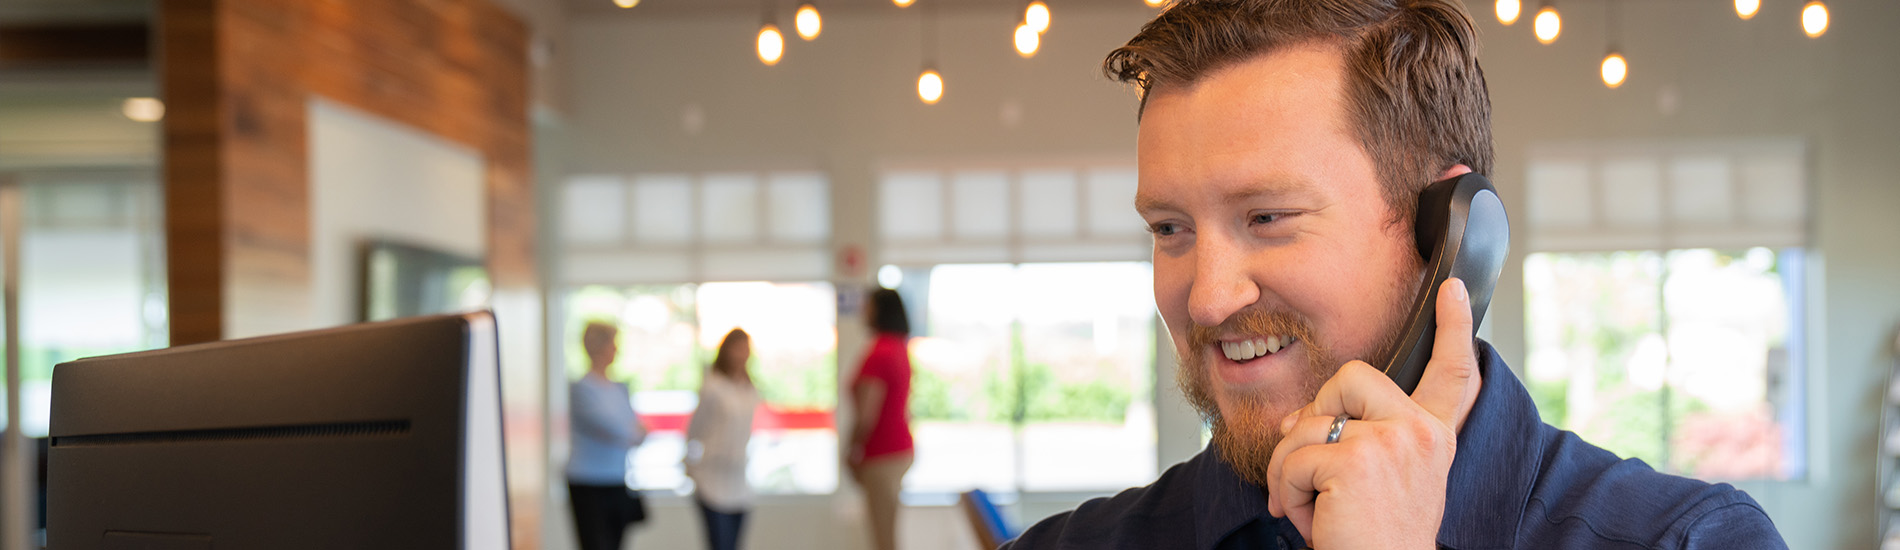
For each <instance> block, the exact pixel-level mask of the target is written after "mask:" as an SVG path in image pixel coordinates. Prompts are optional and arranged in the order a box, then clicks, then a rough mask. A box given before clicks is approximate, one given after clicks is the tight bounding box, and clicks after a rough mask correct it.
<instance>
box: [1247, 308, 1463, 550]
mask: <svg viewBox="0 0 1900 550" xmlns="http://www.w3.org/2000/svg"><path fill="white" fill-rule="evenodd" d="M1470 301H1471V297H1470V295H1469V294H1467V293H1466V291H1465V285H1464V282H1463V281H1459V280H1458V279H1450V280H1447V281H1445V283H1444V285H1442V286H1440V287H1439V290H1438V303H1437V304H1436V306H1437V308H1438V310H1437V315H1438V333H1437V334H1436V335H1434V336H1433V338H1435V341H1434V342H1433V345H1432V358H1431V361H1430V362H1429V363H1427V364H1426V366H1425V374H1424V378H1423V379H1422V380H1420V381H1419V385H1418V389H1417V390H1416V391H1414V392H1413V393H1412V395H1410V396H1407V395H1405V392H1403V391H1400V390H1399V387H1398V386H1397V385H1396V384H1393V383H1392V381H1391V379H1389V378H1387V377H1386V375H1385V373H1382V372H1379V370H1378V369H1376V368H1373V367H1372V366H1371V365H1367V364H1365V363H1363V362H1360V361H1353V362H1350V363H1347V364H1346V365H1345V366H1343V367H1340V369H1339V372H1338V373H1335V374H1334V375H1333V377H1332V379H1330V380H1327V381H1326V384H1325V385H1323V386H1321V387H1320V390H1319V395H1318V396H1316V397H1314V400H1313V402H1312V403H1309V404H1307V405H1306V406H1305V407H1302V408H1300V409H1299V410H1297V411H1294V412H1293V414H1291V415H1288V416H1287V418H1286V419H1285V420H1284V421H1283V423H1282V424H1281V428H1283V430H1282V431H1283V433H1285V434H1286V438H1285V439H1283V440H1282V441H1281V442H1280V444H1279V446H1278V447H1277V448H1275V449H1274V451H1273V459H1272V461H1271V462H1269V463H1268V466H1267V479H1268V486H1267V487H1266V489H1267V508H1268V511H1269V512H1270V513H1272V514H1273V515H1274V516H1276V517H1286V518H1288V519H1290V520H1292V521H1293V525H1294V526H1295V527H1297V528H1299V530H1300V535H1301V536H1303V537H1305V538H1306V541H1307V543H1308V544H1310V545H1312V547H1314V548H1318V549H1323V550H1336V549H1342V548H1344V549H1354V548H1377V549H1387V548H1434V547H1435V545H1436V539H1437V537H1438V524H1439V522H1440V521H1441V520H1442V519H1443V518H1444V515H1445V480H1446V476H1447V475H1449V474H1450V472H1451V461H1452V457H1453V455H1454V454H1455V453H1456V452H1457V447H1458V429H1459V428H1460V427H1462V426H1463V425H1464V420H1465V415H1467V414H1469V413H1470V412H1471V406H1472V404H1473V403H1475V402H1476V400H1477V398H1478V388H1479V386H1480V384H1481V383H1482V382H1481V381H1480V380H1479V379H1478V358H1477V355H1476V351H1475V349H1474V348H1473V346H1472V326H1471V305H1470ZM1342 414H1344V415H1347V416H1349V417H1351V420H1347V421H1346V423H1345V427H1344V429H1343V430H1341V432H1340V436H1339V441H1338V442H1337V443H1331V444H1328V443H1326V436H1327V433H1328V432H1329V431H1330V430H1331V428H1332V424H1333V420H1334V419H1335V418H1336V417H1338V416H1339V415H1342Z"/></svg>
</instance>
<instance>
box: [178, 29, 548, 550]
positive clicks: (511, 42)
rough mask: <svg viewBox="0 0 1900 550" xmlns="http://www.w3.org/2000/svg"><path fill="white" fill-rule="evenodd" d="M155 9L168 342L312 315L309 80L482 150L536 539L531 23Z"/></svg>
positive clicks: (528, 529) (329, 93) (515, 426)
mask: <svg viewBox="0 0 1900 550" xmlns="http://www.w3.org/2000/svg"><path fill="white" fill-rule="evenodd" d="M160 14H161V16H160V23H159V24H160V26H161V28H160V44H161V47H160V55H161V59H162V65H161V70H162V71H163V77H162V80H163V84H162V87H163V90H164V94H165V98H164V99H165V101H166V103H167V105H168V111H169V112H168V113H167V116H166V119H165V175H166V183H167V185H166V228H167V236H166V244H167V255H168V257H167V259H168V271H169V275H170V282H169V285H170V289H169V290H170V306H171V309H170V311H171V336H172V343H173V344H174V345H178V344H188V343H195V342H205V341H212V340H217V339H221V338H227V337H232V336H242V335H253V334H263V333H271V332H280V331H284V330H292V329H297V328H305V327H308V326H311V324H310V323H311V321H310V319H311V317H312V315H313V311H312V308H311V304H310V293H311V273H310V270H311V260H310V253H311V252H310V243H311V236H310V233H309V232H310V204H309V202H310V201H309V197H310V190H309V165H308V157H309V144H308V143H307V135H308V128H307V124H308V123H307V121H306V120H305V117H306V105H307V104H308V102H309V100H310V99H311V97H312V96H313V95H315V96H322V97H324V98H327V99H329V100H332V101H335V102H338V103H343V104H347V105H350V106H352V107H355V108H357V109H360V110H363V111H365V112H369V113H372V114H375V115H377V116H381V117H384V118H388V119H391V120H394V121H397V122H400V123H403V124H407V125H410V126H414V127H416V128H419V129H421V130H423V131H426V132H429V133H432V134H435V135H437V136H439V137H442V138H444V139H447V140H450V141H454V142H458V143H462V144H464V145H467V146H469V147H472V148H474V149H476V150H478V151H479V152H480V153H481V155H482V157H483V159H484V161H485V162H486V167H485V168H486V173H487V176H486V177H487V182H486V185H487V187H488V209H489V212H488V216H487V217H488V235H487V237H488V239H487V240H488V262H489V269H490V273H491V277H492V279H493V282H494V285H495V294H496V296H497V297H498V299H497V301H496V308H497V311H496V317H497V319H498V320H499V321H500V327H501V329H502V331H503V334H502V342H503V345H504V350H503V369H504V371H505V372H504V373H503V379H504V380H505V381H507V382H505V384H504V387H503V395H504V400H505V403H504V407H505V414H506V415H507V416H508V419H507V424H508V426H509V431H508V433H507V434H506V435H507V437H508V438H509V441H508V443H509V449H510V453H509V457H508V459H509V477H510V481H511V483H510V486H511V488H512V490H511V498H512V503H511V508H512V510H513V512H514V514H515V518H514V526H513V527H514V528H513V530H512V531H513V534H514V538H515V541H514V542H515V548H535V547H537V546H538V544H539V541H540V538H541V536H540V518H539V517H538V514H539V510H540V509H541V501H542V499H543V498H544V495H545V492H546V488H545V486H544V483H542V481H541V480H543V479H545V478H546V467H547V466H546V464H545V460H544V458H543V457H544V456H545V447H546V445H545V436H544V434H542V433H540V432H539V431H538V430H539V428H538V426H541V425H542V424H543V422H541V420H542V415H544V414H545V413H544V411H545V408H546V406H545V397H544V396H545V393H546V391H547V388H546V387H544V386H540V385H535V384H537V382H536V381H539V380H542V379H543V378H545V377H544V376H542V375H541V374H542V372H544V370H545V368H544V366H543V365H541V364H540V362H541V361H542V358H543V357H545V354H543V353H542V349H541V348H542V347H543V346H544V344H543V342H542V341H541V333H542V330H541V329H542V327H541V325H542V322H541V319H540V315H539V313H540V307H541V304H540V299H541V298H540V296H541V295H542V293H541V291H540V282H539V281H537V280H536V270H535V266H534V242H535V206H534V204H535V203H534V193H533V180H532V174H533V172H532V171H531V170H532V167H531V166H530V159H531V156H530V149H529V148H530V142H529V135H530V134H529V126H528V60H527V47H528V35H529V32H528V29H527V28H526V27H525V26H524V25H523V24H522V23H521V22H520V21H518V20H516V19H515V18H514V16H512V15H511V14H509V13H508V12H506V11H504V10H503V9H501V8H500V7H497V6H494V5H492V4H490V3H488V2H487V0H163V3H162V6H161V8H160ZM504 296H505V297H507V298H506V299H501V298H499V297H504ZM522 381H526V382H522Z"/></svg>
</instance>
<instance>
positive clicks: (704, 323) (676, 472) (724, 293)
mask: <svg viewBox="0 0 1900 550" xmlns="http://www.w3.org/2000/svg"><path fill="white" fill-rule="evenodd" d="M835 300H836V296H835V294H834V291H833V289H832V287H831V285H830V284H829V283H768V282H718V283H699V284H677V285H633V286H619V287H616V286H605V285H589V286H583V287H581V288H579V289H577V290H574V291H573V292H571V293H570V294H569V296H568V304H567V305H568V311H569V312H570V313H569V315H568V319H567V324H568V331H567V333H568V334H573V335H578V334H580V327H581V326H582V325H583V324H584V323H586V322H587V321H590V320H597V319H605V320H610V321H614V322H617V323H618V324H619V326H620V327H621V328H620V331H621V332H620V354H619V356H618V357H617V358H616V360H615V361H614V364H613V365H611V366H610V367H608V378H610V379H614V380H621V381H626V382H627V383H628V385H629V386H630V387H631V389H632V390H633V395H632V396H631V399H632V400H633V405H634V410H635V411H637V412H638V413H639V414H640V417H641V419H642V420H643V421H644V422H646V424H647V427H648V429H649V430H650V433H649V435H648V436H647V440H646V442H645V443H644V444H642V445H641V446H640V447H639V448H638V449H637V450H636V451H635V452H634V453H633V456H632V458H631V459H630V460H631V461H632V467H631V468H630V477H632V478H633V479H632V482H633V485H634V486H637V487H640V488H642V489H656V490H672V491H680V492H682V493H684V492H686V491H687V490H689V489H690V485H688V481H687V480H686V477H685V472H684V470H683V469H682V468H681V465H680V461H681V459H682V458H683V457H684V456H685V450H686V442H685V435H686V424H687V421H688V419H689V418H691V416H692V413H693V409H694V408H695V407H697V406H698V395H699V387H700V381H701V380H702V379H703V377H704V376H705V372H706V369H707V366H708V365H710V364H711V363H712V358H713V354H714V353H715V352H716V351H717V350H718V347H719V341H720V340H721V339H722V338H724V337H725V335H726V332H727V331H730V330H732V329H733V328H735V327H737V328H744V329H745V330H746V332H747V333H749V334H751V336H752V348H753V350H752V362H751V364H750V365H749V367H750V368H751V370H752V376H753V382H754V383H755V384H756V385H757V386H758V388H759V393H760V397H761V398H763V400H764V401H765V403H764V406H762V407H761V408H760V410H759V411H758V412H757V413H756V415H755V417H754V420H753V436H752V443H751V447H750V448H749V451H750V453H751V463H750V464H749V466H748V471H747V474H746V477H747V478H748V480H749V481H750V482H751V484H752V486H753V488H754V489H756V490H758V491H759V492H761V493H830V492H832V491H833V490H835V489H836V488H837V485H838V468H837V464H838V459H837V452H838V451H837V447H838V437H837V432H836V431H835V430H834V429H833V427H832V420H831V416H832V411H834V410H836V408H837V390H836V388H837V347H838V333H837V310H836V309H835V308H836V302H835ZM568 340H569V341H568V342H565V346H566V348H567V365H568V371H569V373H570V375H571V376H570V378H574V377H578V376H579V375H580V374H581V373H583V372H586V369H587V364H588V360H587V354H586V352H585V351H584V350H583V349H582V348H581V346H580V342H579V338H578V337H573V338H569V339H568Z"/></svg>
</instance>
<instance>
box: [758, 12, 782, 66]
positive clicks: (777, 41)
mask: <svg viewBox="0 0 1900 550" xmlns="http://www.w3.org/2000/svg"><path fill="white" fill-rule="evenodd" d="M784 55H785V35H784V34H780V33H779V32H778V25H773V24H771V23H766V24H765V26H764V27H760V28H759V61H763V62H765V66H767V67H770V66H773V65H777V64H778V60H779V58H780V57H783V56H784Z"/></svg>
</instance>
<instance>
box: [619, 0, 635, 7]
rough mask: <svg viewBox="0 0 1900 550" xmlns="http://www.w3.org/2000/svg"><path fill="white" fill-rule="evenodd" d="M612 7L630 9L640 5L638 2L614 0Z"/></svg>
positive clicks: (633, 0)
mask: <svg viewBox="0 0 1900 550" xmlns="http://www.w3.org/2000/svg"><path fill="white" fill-rule="evenodd" d="M614 5H616V6H620V7H623V8H631V7H634V6H638V5H640V0H614Z"/></svg>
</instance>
